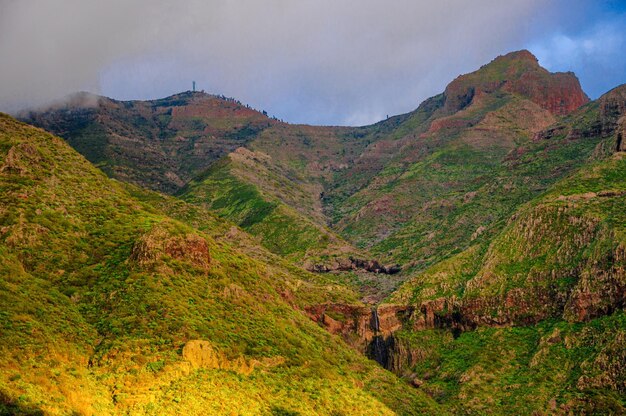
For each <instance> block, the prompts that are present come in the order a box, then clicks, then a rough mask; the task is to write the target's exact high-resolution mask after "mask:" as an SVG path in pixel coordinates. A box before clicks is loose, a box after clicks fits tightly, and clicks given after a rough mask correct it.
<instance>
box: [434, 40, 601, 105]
mask: <svg viewBox="0 0 626 416" xmlns="http://www.w3.org/2000/svg"><path fill="white" fill-rule="evenodd" d="M496 91H504V92H509V93H513V94H517V95H521V96H523V97H525V98H527V99H529V100H531V101H533V102H534V103H536V104H538V105H539V106H540V107H542V108H544V109H546V110H548V111H550V112H551V113H552V114H555V115H566V114H569V113H571V112H572V111H574V110H576V109H578V108H579V107H580V106H582V105H584V104H586V103H587V102H589V97H587V95H586V94H585V93H584V92H583V90H582V88H581V86H580V82H579V81H578V78H577V77H576V75H574V74H573V73H571V72H559V73H550V72H549V71H547V70H546V69H544V68H542V67H541V66H539V62H538V61H537V58H536V57H535V56H534V55H533V54H532V53H530V52H529V51H526V50H523V51H519V52H512V53H509V54H507V55H504V56H499V57H497V58H496V59H494V60H493V61H492V62H491V63H489V64H487V65H485V66H483V67H482V68H480V69H479V70H478V71H475V72H472V73H470V74H467V75H462V76H460V77H458V78H456V79H455V80H454V81H452V82H451V83H450V84H449V85H448V86H447V88H446V91H445V93H444V95H445V97H446V102H445V104H444V111H445V112H446V113H448V114H453V113H455V112H457V111H459V110H461V109H463V108H465V107H467V106H468V105H469V104H471V103H472V102H473V101H474V99H475V98H476V97H480V96H482V95H484V94H493V93H495V92H496Z"/></svg>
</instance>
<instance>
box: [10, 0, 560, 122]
mask: <svg viewBox="0 0 626 416" xmlns="http://www.w3.org/2000/svg"><path fill="white" fill-rule="evenodd" d="M562 7H563V5H562V4H561V2H559V1H557V0H554V1H541V0H508V1H506V2H503V1H501V0H472V1H468V0H443V1H442V0H439V1H437V2H434V1H416V0H387V1H382V0H361V1H358V2H355V1H348V0H265V1H252V0H239V1H227V0H223V1H199V0H189V1H182V2H172V1H162V0H109V1H106V2H105V1H94V0H57V1H54V0H0V110H3V111H15V110H17V109H19V108H22V107H24V106H33V105H41V104H44V103H46V102H49V101H50V100H53V99H55V98H59V97H62V96H64V95H66V94H68V93H71V92H74V91H78V90H88V91H92V92H96V93H102V94H105V95H109V96H112V97H114V98H120V99H131V98H156V97H161V96H165V95H169V94H172V93H175V92H178V91H181V90H187V89H190V87H191V81H192V80H196V81H197V82H198V85H199V87H200V88H203V89H205V90H207V91H209V92H214V93H219V94H225V95H228V96H234V97H236V98H238V99H240V100H242V101H244V102H246V103H250V104H252V105H254V106H255V107H257V108H263V109H266V110H268V111H269V112H270V113H271V114H275V115H276V116H278V117H281V118H284V119H286V120H288V121H293V122H309V123H327V124H328V123H335V124H337V123H338V124H364V123H369V122H372V121H376V120H378V119H380V118H383V117H384V116H385V115H387V114H390V115H391V114H395V113H400V112H405V111H409V110H411V109H413V108H415V107H416V106H417V105H418V104H419V102H420V101H421V100H423V99H424V98H427V97H428V96H430V95H433V94H436V93H438V92H440V91H441V90H442V88H443V87H444V86H445V84H446V83H447V82H448V81H449V80H450V79H452V78H454V77H455V76H457V75H459V74H460V73H461V72H466V71H469V70H472V69H474V68H476V67H477V66H479V65H481V64H483V63H486V62H487V61H489V60H490V59H492V58H493V57H495V56H496V55H498V54H501V53H505V52H507V51H508V50H510V49H513V48H519V47H521V46H523V45H525V44H527V43H528V42H529V39H531V35H533V34H534V35H537V33H546V32H545V30H546V29H538V28H543V27H545V25H542V24H539V23H540V22H542V19H545V16H555V13H556V12H558V10H559V8H562ZM542 30H543V31H544V32H542ZM557 69H558V68H557Z"/></svg>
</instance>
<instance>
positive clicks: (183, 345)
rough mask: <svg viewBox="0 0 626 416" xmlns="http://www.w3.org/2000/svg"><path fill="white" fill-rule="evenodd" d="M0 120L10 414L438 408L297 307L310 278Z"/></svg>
mask: <svg viewBox="0 0 626 416" xmlns="http://www.w3.org/2000/svg"><path fill="white" fill-rule="evenodd" d="M0 123H1V128H0V140H1V141H0V149H1V160H2V161H3V162H2V167H1V168H0V179H1V181H0V187H1V188H0V189H1V193H0V195H1V198H2V212H1V217H0V218H1V222H0V229H1V230H2V234H1V240H0V242H1V244H0V253H1V254H2V255H1V256H0V264H1V266H0V267H1V269H0V270H2V274H1V275H0V277H1V283H0V284H1V288H2V289H1V290H0V296H1V297H2V302H1V304H2V313H1V316H2V321H1V326H0V328H1V330H2V337H1V339H2V342H1V343H0V348H1V349H2V354H1V357H2V358H1V359H0V377H1V380H2V382H1V383H0V385H1V386H2V387H1V390H2V391H1V393H2V406H3V412H9V413H12V412H29V411H31V410H32V411H38V410H41V411H43V412H46V413H51V414H64V413H71V412H75V413H80V414H112V413H126V412H129V413H141V414H164V413H172V414H173V413H176V414H180V413H187V414H188V413H197V412H209V413H231V412H235V413H238V412H241V413H252V414H255V413H256V414H289V412H296V411H297V412H300V413H301V414H318V413H322V414H324V413H332V412H333V411H335V412H339V413H344V412H345V413H348V414H391V413H392V411H393V410H397V411H399V412H400V413H413V412H421V411H428V410H429V409H430V410H432V411H435V409H436V407H435V405H434V403H433V402H432V401H431V400H430V399H428V398H427V397H426V396H425V395H423V394H421V393H419V392H415V391H414V390H412V389H411V388H410V387H409V386H407V385H406V384H405V383H403V382H401V381H398V380H397V379H395V378H394V376H392V375H391V374H389V373H386V372H385V371H384V370H381V369H379V368H377V367H376V366H375V364H374V363H372V362H370V361H368V360H366V359H365V358H362V357H360V356H358V355H355V354H354V353H353V351H352V350H350V349H349V348H348V347H346V346H345V345H344V344H342V342H341V341H340V340H339V339H337V338H336V337H333V336H331V335H329V334H328V333H327V332H325V331H323V330H322V329H321V328H319V327H318V326H317V325H315V324H314V323H312V322H311V321H310V320H309V319H308V318H306V317H305V315H304V314H303V313H302V312H299V311H298V310H297V309H294V307H296V308H297V307H302V306H304V305H305V304H306V298H307V296H310V295H309V293H310V292H311V290H310V288H311V285H314V283H310V282H307V281H304V280H302V277H303V276H307V277H309V278H313V277H312V276H309V275H306V274H302V273H300V275H299V276H292V275H290V274H289V273H288V272H283V273H278V272H277V268H276V267H269V268H268V267H267V265H265V264H264V263H262V262H260V261H258V260H254V259H252V258H250V257H248V256H246V255H245V254H243V253H241V252H240V251H238V250H235V249H233V248H231V247H230V246H229V244H228V243H227V242H226V240H223V241H217V240H215V239H214V238H213V237H211V236H210V235H209V234H207V233H204V232H202V231H200V230H198V229H195V228H192V226H190V225H186V224H184V223H182V222H179V221H177V220H174V219H171V218H169V217H167V216H166V215H164V214H163V213H161V212H159V211H158V210H156V209H154V208H152V207H150V206H148V205H146V204H145V203H143V202H140V201H139V200H137V199H135V198H133V197H132V196H130V194H129V193H128V192H127V191H126V190H125V189H124V187H122V186H121V185H120V184H118V183H116V182H113V181H111V180H109V179H107V178H106V177H105V176H104V175H103V174H101V173H100V172H99V171H97V170H96V169H94V168H93V167H92V166H91V165H90V164H89V163H88V162H87V161H86V160H84V159H83V158H82V157H81V156H79V155H78V154H76V153H75V152H74V151H73V150H72V149H70V148H69V146H67V145H66V144H65V143H64V142H63V141H62V140H61V139H58V138H55V137H53V136H51V135H49V134H47V133H45V132H43V131H41V130H38V129H34V128H32V127H30V126H26V125H24V124H21V123H18V122H16V121H14V120H13V119H11V118H9V117H8V116H4V115H2V116H0ZM300 291H302V292H303V294H304V295H303V297H300ZM382 392H384V394H382Z"/></svg>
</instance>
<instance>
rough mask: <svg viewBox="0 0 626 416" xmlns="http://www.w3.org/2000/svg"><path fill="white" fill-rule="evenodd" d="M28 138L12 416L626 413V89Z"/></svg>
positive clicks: (5, 176) (0, 218) (11, 299)
mask: <svg viewBox="0 0 626 416" xmlns="http://www.w3.org/2000/svg"><path fill="white" fill-rule="evenodd" d="M18 118H19V119H20V121H17V120H15V119H13V118H11V117H9V116H1V117H0V165H1V166H0V189H1V190H0V198H2V204H0V270H1V271H2V273H1V274H0V279H1V280H0V285H1V286H0V287H1V289H0V304H1V305H2V307H1V308H0V317H1V320H0V330H1V331H2V332H1V334H2V338H1V339H2V341H0V350H1V351H2V352H3V354H2V355H1V357H2V358H0V380H1V382H0V409H1V410H2V412H4V413H7V414H13V413H16V414H37V412H44V413H50V414H67V413H72V412H74V413H78V414H98V415H99V414H269V415H272V414H273V415H296V414H303V415H305V414H333V415H340V414H341V415H344V414H345V415H352V414H362V415H373V414H376V415H378V414H394V413H395V414H529V415H530V414H563V415H569V414H621V413H626V399H625V397H626V314H625V313H624V307H625V306H626V141H624V135H625V130H626V85H624V86H620V87H617V88H615V89H614V90H612V91H609V92H608V93H606V94H605V95H603V96H602V97H600V98H599V99H597V100H595V101H590V100H589V98H588V97H587V95H586V94H585V93H584V92H583V91H582V89H581V87H580V84H579V82H578V79H577V78H576V76H575V75H574V74H572V73H550V72H549V71H547V70H545V69H544V68H542V67H540V66H539V64H538V62H537V59H536V58H535V57H534V56H533V55H532V54H531V53H530V52H528V51H519V52H513V53H510V54H507V55H505V56H500V57H497V58H496V59H494V60H493V61H492V62H490V63H489V64H487V65H485V66H483V67H481V68H480V69H478V70H477V71H475V72H473V73H471V74H467V75H462V76H460V77H458V78H457V79H455V80H454V81H452V82H451V83H450V84H449V85H448V86H447V88H446V89H445V91H444V92H443V93H442V94H440V95H437V96H435V97H432V98H429V99H428V100H426V101H424V102H423V103H422V104H421V105H419V107H418V108H417V109H416V110H415V111H413V112H410V113H407V114H403V115H398V116H394V117H391V118H388V119H387V120H384V121H381V122H379V123H377V124H374V125H370V126H363V127H332V126H326V127H318V126H308V125H292V124H288V123H284V122H281V121H279V120H276V119H273V118H269V117H267V115H266V114H264V113H262V112H259V111H256V110H254V109H251V108H249V107H248V106H246V105H244V104H242V103H240V102H238V101H236V100H234V99H228V98H225V97H221V96H215V95H209V94H205V93H201V92H189V91H188V92H184V93H180V94H177V95H174V96H171V97H168V98H164V99H160V100H154V101H116V100H113V99H109V98H106V97H98V96H93V95H89V94H86V93H80V94H76V95H74V96H72V97H71V98H69V99H68V100H67V101H65V102H64V103H62V104H57V105H55V106H54V107H51V108H48V109H45V110H37V111H29V112H25V113H22V114H20V115H19V116H18ZM42 129H43V130H42ZM44 130H45V131H44ZM55 136H58V137H60V138H62V139H63V140H61V139H59V138H57V137H55ZM81 155H82V156H81ZM102 172H103V173H104V174H103V173H102ZM107 176H108V177H107ZM368 357H369V358H370V359H371V360H368ZM375 361H377V362H378V363H376V362H375ZM383 367H384V368H383ZM2 406H3V407H2ZM0 413H1V412H0Z"/></svg>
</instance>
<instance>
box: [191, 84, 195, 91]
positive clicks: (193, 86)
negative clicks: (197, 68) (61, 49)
mask: <svg viewBox="0 0 626 416" xmlns="http://www.w3.org/2000/svg"><path fill="white" fill-rule="evenodd" d="M191 84H192V85H193V92H196V81H191Z"/></svg>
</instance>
